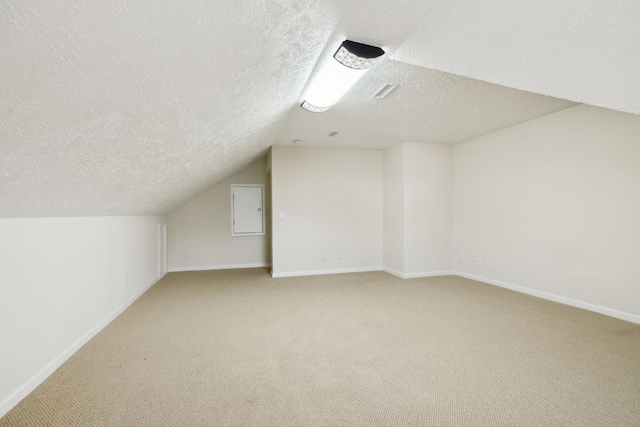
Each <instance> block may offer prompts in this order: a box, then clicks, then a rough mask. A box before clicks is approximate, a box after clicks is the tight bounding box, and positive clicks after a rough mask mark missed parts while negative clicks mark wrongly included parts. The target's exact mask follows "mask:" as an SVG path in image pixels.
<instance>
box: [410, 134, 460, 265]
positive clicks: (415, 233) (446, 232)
mask: <svg viewBox="0 0 640 427" xmlns="http://www.w3.org/2000/svg"><path fill="white" fill-rule="evenodd" d="M404 150H405V152H404V155H405V160H404V162H405V201H404V202H405V208H404V212H405V230H404V233H405V250H404V253H405V271H404V273H405V275H406V276H408V277H414V276H424V275H439V274H450V273H451V272H452V271H453V256H452V250H453V147H452V146H450V145H438V144H418V143H414V142H405V143H404Z"/></svg>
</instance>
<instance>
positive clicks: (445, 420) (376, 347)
mask: <svg viewBox="0 0 640 427" xmlns="http://www.w3.org/2000/svg"><path fill="white" fill-rule="evenodd" d="M198 425H202V426H218V425H219V426H324V425H328V426H382V425H384V426H499V425H505V426H639V425H640V325H635V324H632V323H627V322H624V321H620V320H616V319H613V318H609V317H606V316H602V315H598V314H595V313H591V312H587V311H583V310H580V309H576V308H571V307H567V306H563V305H560V304H556V303H552V302H548V301H544V300H540V299H537V298H533V297H529V296H526V295H522V294H518V293H515V292H511V291H507V290H503V289H500V288H497V287H493V286H490V285H485V284H481V283H478V282H474V281H471V280H466V279H462V278H459V277H453V276H445V277H434V278H425V279H412V280H401V279H397V278H395V277H393V276H390V275H388V274H386V273H382V272H374V273H358V274H345V275H332V276H316V277H303V278H287V279H272V278H271V277H270V276H269V275H268V274H267V272H266V271H264V270H262V269H253V270H235V271H213V272H194V273H172V274H170V275H168V276H166V277H165V278H164V279H163V280H161V281H160V282H159V283H158V284H156V285H155V286H154V287H153V288H152V289H150V290H149V291H148V292H147V293H146V294H145V295H144V296H143V297H142V298H140V299H139V300H138V301H137V302H136V303H135V304H133V305H132V306H131V307H130V308H129V309H128V310H127V311H125V312H124V313H123V314H122V315H121V316H120V317H118V318H117V319H116V320H115V321H114V322H113V323H112V324H110V325H109V326H108V327H107V328H105V329H104V330H103V331H102V332H101V333H100V334H99V335H97V336H96V337H95V338H94V339H92V340H91V341H90V342H89V343H88V344H87V345H85V346H84V347H83V348H82V349H81V350H80V351H78V352H77V353H76V354H75V355H74V356H73V357H72V358H71V359H69V360H68V361H67V362H66V363H65V364H64V365H63V366H62V367H61V368H60V369H58V370H57V371H56V372H55V373H54V374H53V375H51V377H50V378H49V379H47V380H46V381H45V382H44V383H43V384H42V385H40V386H39V387H38V388H37V389H36V390H35V391H34V392H33V393H32V394H31V395H29V396H28V397H27V398H26V399H24V400H23V401H22V402H21V403H20V404H19V405H18V406H17V407H15V408H14V409H13V410H12V411H11V412H9V413H8V414H7V415H6V416H5V417H4V418H2V419H1V420H0V426H198Z"/></svg>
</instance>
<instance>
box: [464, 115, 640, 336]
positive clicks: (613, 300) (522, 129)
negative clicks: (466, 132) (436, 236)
mask: <svg viewBox="0 0 640 427" xmlns="http://www.w3.org/2000/svg"><path fill="white" fill-rule="evenodd" d="M454 162H455V172H454V187H455V191H454V193H455V196H454V211H455V215H454V218H455V232H454V236H455V238H454V246H455V252H456V253H458V252H464V253H465V259H464V260H463V261H456V263H457V264H456V269H457V270H458V271H459V272H461V274H466V275H467V276H468V277H472V278H479V279H480V280H484V281H489V282H490V283H495V284H498V285H501V286H507V287H512V288H517V289H518V290H521V291H525V292H528V293H532V294H534V295H539V296H543V297H546V298H550V299H555V300H558V301H561V302H565V303H569V304H573V305H577V306H580V307H584V308H588V309H591V310H594V311H599V312H602V313H605V314H610V315H614V316H616V317H621V318H626V319H628V320H632V321H635V322H638V323H640V261H639V259H640V116H637V115H631V114H625V113H620V112H615V111H611V110H605V109H602V108H596V107H591V106H586V105H579V106H576V107H573V108H570V109H567V110H563V111H560V112H557V113H554V114H550V115H547V116H544V117H541V118H538V119H535V120H532V121H530V122H526V123H523V124H520V125H517V126H513V127H511V128H508V129H504V130H501V131H498V132H495V133H492V134H490V135H486V136H483V137H480V138H476V139H474V140H471V141H468V142H465V143H462V144H459V145H457V146H455V148H454ZM477 257H481V258H482V264H481V265H477V264H476V258H477Z"/></svg>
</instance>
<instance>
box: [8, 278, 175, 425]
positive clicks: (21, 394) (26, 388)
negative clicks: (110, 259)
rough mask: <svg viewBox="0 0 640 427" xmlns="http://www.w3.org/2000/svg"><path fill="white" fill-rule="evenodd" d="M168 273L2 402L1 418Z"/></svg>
mask: <svg viewBox="0 0 640 427" xmlns="http://www.w3.org/2000/svg"><path fill="white" fill-rule="evenodd" d="M165 274H166V273H164V274H162V275H161V276H158V278H156V279H155V280H153V281H152V282H151V283H149V284H148V285H147V286H145V287H144V288H143V289H142V290H140V291H139V292H137V293H136V294H135V295H133V296H132V297H131V298H129V299H128V300H127V301H125V302H124V303H123V304H122V305H120V307H118V308H116V309H115V310H114V311H112V312H111V313H110V314H109V315H108V316H107V317H105V318H104V319H102V321H100V322H99V323H98V324H97V325H95V326H94V327H93V328H91V329H90V330H89V331H87V332H86V333H85V334H84V335H82V336H81V337H80V338H78V339H77V340H76V341H75V342H74V343H73V344H71V345H70V346H69V347H68V348H67V349H66V350H64V351H63V352H62V353H60V354H59V355H58V356H57V357H56V358H54V359H53V360H52V361H51V362H49V363H47V364H46V365H45V366H44V367H43V368H42V369H40V370H39V371H38V372H36V373H35V374H34V375H33V376H32V377H31V378H29V379H28V380H27V381H26V382H25V383H24V384H22V386H20V387H19V388H18V389H17V390H15V391H14V392H13V393H11V394H10V395H9V396H7V397H6V398H5V399H4V400H2V402H0V418H2V417H3V416H4V415H5V414H6V413H7V412H9V411H10V410H11V409H12V408H13V407H14V406H16V405H17V404H18V403H20V401H21V400H22V399H24V398H25V397H27V395H28V394H29V393H31V392H32V391H33V390H35V388H36V387H38V386H39V385H40V384H42V382H43V381H44V380H46V379H47V378H48V377H49V375H51V374H52V373H53V372H54V371H55V370H56V369H58V368H59V367H60V366H61V365H62V364H63V363H64V362H66V361H67V359H69V358H70V357H71V356H72V355H73V354H74V353H75V352H76V351H78V350H79V349H80V347H82V346H83V345H85V344H86V343H87V342H88V341H89V340H90V339H91V338H93V337H94V336H96V335H97V334H98V332H100V331H101V330H102V329H104V327H105V326H107V325H108V324H109V323H111V322H112V321H113V320H114V319H115V318H116V317H118V316H119V315H120V314H121V313H122V312H123V311H125V310H126V309H127V308H128V307H129V306H130V305H131V304H133V303H134V302H135V301H136V300H137V299H138V298H140V297H141V296H142V294H144V293H145V292H146V291H147V290H149V288H151V287H152V286H153V285H155V284H156V283H157V282H158V281H159V280H160V279H162V278H163V277H164V275H165Z"/></svg>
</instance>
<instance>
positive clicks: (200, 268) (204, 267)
mask: <svg viewBox="0 0 640 427" xmlns="http://www.w3.org/2000/svg"><path fill="white" fill-rule="evenodd" d="M270 266H271V264H265V263H257V264H228V265H197V266H194V267H171V268H169V273H178V272H180V271H204V270H235V269H237V268H261V267H270Z"/></svg>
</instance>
